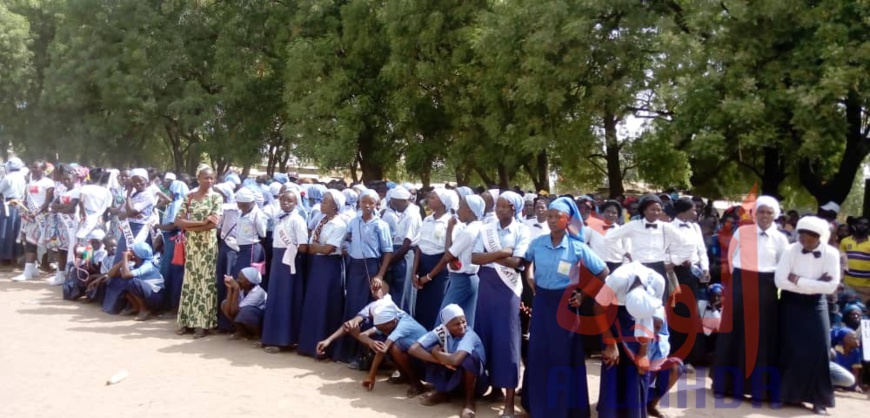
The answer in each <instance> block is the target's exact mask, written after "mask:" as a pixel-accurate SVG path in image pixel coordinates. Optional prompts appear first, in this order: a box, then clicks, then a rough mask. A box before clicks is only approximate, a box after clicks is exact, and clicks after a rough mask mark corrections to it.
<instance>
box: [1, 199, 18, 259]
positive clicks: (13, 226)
mask: <svg viewBox="0 0 870 418" xmlns="http://www.w3.org/2000/svg"><path fill="white" fill-rule="evenodd" d="M7 208H8V209H7V210H6V211H5V212H3V213H2V214H0V261H11V262H13V263H15V262H17V261H18V256H20V255H21V254H22V252H23V251H22V247H21V244H19V243H17V242H16V240H18V234H20V233H21V217H20V216H19V215H18V208H17V207H15V206H7ZM0 212H2V211H0Z"/></svg>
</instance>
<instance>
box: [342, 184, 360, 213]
mask: <svg viewBox="0 0 870 418" xmlns="http://www.w3.org/2000/svg"><path fill="white" fill-rule="evenodd" d="M341 193H342V194H343V195H344V207H343V208H341V209H340V210H341V211H346V210H356V203H357V201H359V193H357V192H356V190H354V189H344V190H342V191H341Z"/></svg>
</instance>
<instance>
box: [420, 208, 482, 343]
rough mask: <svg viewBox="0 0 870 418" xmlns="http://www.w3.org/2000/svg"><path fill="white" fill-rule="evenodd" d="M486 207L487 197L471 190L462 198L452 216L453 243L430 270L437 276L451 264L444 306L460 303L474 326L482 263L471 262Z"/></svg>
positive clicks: (471, 325) (467, 318)
mask: <svg viewBox="0 0 870 418" xmlns="http://www.w3.org/2000/svg"><path fill="white" fill-rule="evenodd" d="M483 208H484V203H483V198H482V197H480V196H477V195H474V194H470V193H469V194H467V195H465V197H463V198H462V199H461V200H460V201H459V209H458V210H457V211H456V213H457V217H456V218H453V219H451V220H450V223H449V225H448V226H447V236H449V237H451V241H450V247H448V249H447V251H445V252H444V256H443V257H441V260H440V261H439V262H438V265H436V266H435V268H433V269H432V271H430V272H429V275H430V276H437V275H438V274H440V273H441V271H443V270H444V267H447V268H448V271H449V278H450V279H449V282H448V285H447V293H445V294H444V300H443V301H441V309H442V310H443V309H444V308H445V307H446V306H447V305H450V304H456V305H459V306H460V307H461V308H462V310H463V311H464V312H465V319H466V322H467V323H468V326H469V327H472V328H473V327H474V314H475V311H476V309H477V289H478V285H479V284H480V279H479V278H478V277H477V270H478V269H479V267H478V266H477V265H476V264H474V263H472V262H471V252H472V251H473V250H474V244H475V243H476V242H477V237H478V235H480V229H481V228H482V227H483V223H482V222H481V221H480V220H481V219H482V218H483ZM457 219H458V221H457Z"/></svg>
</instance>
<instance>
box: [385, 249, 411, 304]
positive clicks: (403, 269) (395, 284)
mask: <svg viewBox="0 0 870 418" xmlns="http://www.w3.org/2000/svg"><path fill="white" fill-rule="evenodd" d="M399 248H402V246H401V245H393V254H395V253H396V251H397V250H398V249H399ZM392 263H393V265H392V266H390V270H389V272H390V277H389V279H388V280H387V283H389V284H390V297H391V298H393V303H395V304H396V306H402V297H403V296H404V295H405V281H406V279H407V276H408V264H407V263H406V262H405V258H404V257H403V258H401V259H395V258H394V259H393V260H392Z"/></svg>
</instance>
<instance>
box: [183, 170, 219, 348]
mask: <svg viewBox="0 0 870 418" xmlns="http://www.w3.org/2000/svg"><path fill="white" fill-rule="evenodd" d="M196 179H197V181H198V182H199V189H198V190H197V191H195V192H192V193H190V194H189V195H188V196H187V200H186V201H185V203H184V205H183V206H182V207H181V210H179V212H178V216H177V217H176V218H175V225H177V226H179V227H181V228H182V229H183V230H184V239H185V243H184V253H185V254H184V256H185V260H184V283H183V284H182V287H181V304H180V305H179V307H178V326H179V329H178V332H177V333H178V335H184V334H187V333H189V332H191V331H193V333H194V334H193V338H194V339H197V338H202V337H205V331H206V330H207V329H210V328H214V327H215V326H217V303H218V301H217V284H216V283H215V278H214V277H215V276H214V275H215V265H216V264H217V238H216V237H215V233H214V229H215V228H216V227H217V225H218V222H219V221H220V215H221V204H222V203H223V198H222V197H221V195H220V194H218V193H217V192H215V191H214V190H212V186H213V185H214V181H215V175H214V171H213V170H212V169H211V168H210V167H208V166H207V165H201V166H200V167H199V168H198V169H197V173H196ZM188 214H189V216H188Z"/></svg>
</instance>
